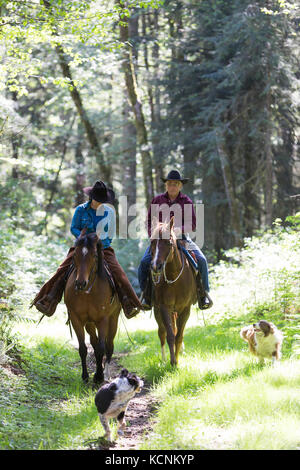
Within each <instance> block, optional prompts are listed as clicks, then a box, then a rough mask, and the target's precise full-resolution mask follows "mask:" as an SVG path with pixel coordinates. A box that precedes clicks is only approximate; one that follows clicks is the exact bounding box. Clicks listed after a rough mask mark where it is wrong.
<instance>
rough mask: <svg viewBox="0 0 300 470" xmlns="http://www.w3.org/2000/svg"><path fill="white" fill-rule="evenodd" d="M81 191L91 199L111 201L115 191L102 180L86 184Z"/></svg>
mask: <svg viewBox="0 0 300 470" xmlns="http://www.w3.org/2000/svg"><path fill="white" fill-rule="evenodd" d="M83 192H84V193H85V194H87V195H88V196H89V197H90V198H91V199H94V200H95V201H97V202H109V203H112V202H113V201H114V199H115V193H114V191H113V190H112V189H109V188H107V187H106V186H105V184H104V183H103V181H96V183H95V184H94V186H88V187H87V188H83Z"/></svg>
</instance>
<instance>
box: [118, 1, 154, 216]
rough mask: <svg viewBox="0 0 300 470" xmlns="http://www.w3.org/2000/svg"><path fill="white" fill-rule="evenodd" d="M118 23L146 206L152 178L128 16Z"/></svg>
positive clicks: (150, 194)
mask: <svg viewBox="0 0 300 470" xmlns="http://www.w3.org/2000/svg"><path fill="white" fill-rule="evenodd" d="M116 3H117V5H118V6H119V7H120V8H121V10H123V11H124V15H125V10H124V5H123V4H122V3H121V1H120V0H116ZM121 21H122V24H120V40H121V41H122V42H123V48H122V51H123V60H122V69H123V72H124V76H125V84H126V89H127V93H128V98H129V102H130V104H131V106H132V111H133V113H134V117H135V127H136V133H137V143H138V149H139V151H140V154H141V160H142V168H143V182H144V195H145V199H146V204H147V207H149V205H150V203H151V200H152V198H153V178H152V161H151V154H150V151H149V143H148V135H147V129H146V124H145V118H144V113H143V107H142V103H141V101H140V99H139V96H138V90H137V82H136V75H135V71H134V65H133V61H132V51H131V47H130V44H129V42H128V39H129V34H128V17H127V16H124V17H123V18H121Z"/></svg>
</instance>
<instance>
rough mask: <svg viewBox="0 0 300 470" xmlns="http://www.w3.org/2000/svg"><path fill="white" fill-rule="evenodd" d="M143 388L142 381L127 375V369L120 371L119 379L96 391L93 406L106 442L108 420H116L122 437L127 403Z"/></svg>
mask: <svg viewBox="0 0 300 470" xmlns="http://www.w3.org/2000/svg"><path fill="white" fill-rule="evenodd" d="M143 386H144V382H143V380H141V379H140V378H139V377H137V376H136V375H135V374H131V373H129V372H128V370H127V369H122V370H121V373H120V375H119V377H117V378H116V379H114V380H113V381H112V382H111V383H109V384H105V385H103V386H102V387H101V388H100V389H99V390H98V392H97V394H96V396H95V405H96V407H97V410H98V414H99V418H100V421H101V424H102V426H103V428H104V431H105V438H106V439H107V440H109V441H111V431H110V428H109V419H110V418H117V420H118V434H119V435H122V434H123V430H124V429H125V426H126V423H125V419H124V417H125V412H126V408H127V406H128V403H129V401H130V400H131V398H133V397H134V395H135V394H136V393H139V392H140V391H141V389H142V387H143Z"/></svg>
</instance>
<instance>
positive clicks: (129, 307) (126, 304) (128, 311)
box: [115, 283, 140, 318]
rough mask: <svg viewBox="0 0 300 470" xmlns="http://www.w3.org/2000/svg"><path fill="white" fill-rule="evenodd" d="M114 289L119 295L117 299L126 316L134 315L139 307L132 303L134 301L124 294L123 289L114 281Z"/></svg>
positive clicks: (131, 316)
mask: <svg viewBox="0 0 300 470" xmlns="http://www.w3.org/2000/svg"><path fill="white" fill-rule="evenodd" d="M115 287H116V291H117V294H118V297H119V300H120V302H121V305H122V309H123V312H124V315H125V317H126V318H133V317H135V316H136V315H137V314H138V313H139V311H140V309H139V308H138V307H137V306H136V305H134V302H133V301H132V300H131V299H130V298H129V297H128V296H127V295H126V293H125V291H124V290H123V289H122V287H121V286H120V285H119V284H117V283H115Z"/></svg>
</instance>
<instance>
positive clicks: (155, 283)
mask: <svg viewBox="0 0 300 470" xmlns="http://www.w3.org/2000/svg"><path fill="white" fill-rule="evenodd" d="M170 254H171V250H170V251H169V253H168V256H167V257H166V259H165V261H164V263H163V267H162V271H160V272H159V273H157V274H156V273H154V272H153V271H152V269H151V277H152V281H153V284H154V285H155V286H157V284H159V283H160V280H161V273H162V272H163V275H164V279H165V282H166V283H167V284H173V283H174V282H176V281H178V279H179V278H180V276H181V274H182V272H183V269H184V258H183V251H182V250H180V256H181V270H180V272H179V274H178V276H177V277H176V278H175V279H168V278H167V274H166V264H167V262H168V258H169V256H170ZM156 276H157V279H158V280H156V279H155V277H156Z"/></svg>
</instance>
